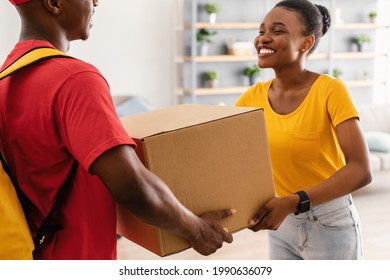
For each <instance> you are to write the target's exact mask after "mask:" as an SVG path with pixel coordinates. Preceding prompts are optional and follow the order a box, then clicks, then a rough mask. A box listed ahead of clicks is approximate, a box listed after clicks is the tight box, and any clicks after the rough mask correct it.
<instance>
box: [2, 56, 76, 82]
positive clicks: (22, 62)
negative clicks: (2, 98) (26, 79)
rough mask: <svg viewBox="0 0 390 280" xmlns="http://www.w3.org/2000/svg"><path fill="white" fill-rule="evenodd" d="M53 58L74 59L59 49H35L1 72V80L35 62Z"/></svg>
mask: <svg viewBox="0 0 390 280" xmlns="http://www.w3.org/2000/svg"><path fill="white" fill-rule="evenodd" d="M52 57H69V58H72V57H71V56H70V55H68V54H66V53H64V52H61V51H59V50H57V49H52V48H37V49H33V50H31V51H29V52H27V53H25V54H24V55H22V56H21V57H19V58H18V59H17V60H15V61H14V62H13V63H12V64H11V65H9V66H8V67H7V68H5V69H4V70H3V71H1V72H0V80H1V79H3V78H5V77H8V76H9V75H11V74H13V73H15V72H16V71H18V70H20V69H23V68H24V67H26V66H29V65H31V64H33V63H35V62H38V61H41V60H45V59H48V58H52Z"/></svg>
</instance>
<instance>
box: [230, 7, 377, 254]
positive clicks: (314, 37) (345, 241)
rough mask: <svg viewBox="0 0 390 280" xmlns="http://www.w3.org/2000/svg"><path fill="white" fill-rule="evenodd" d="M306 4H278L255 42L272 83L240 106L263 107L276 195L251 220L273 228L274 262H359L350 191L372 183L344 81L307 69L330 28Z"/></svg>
mask: <svg viewBox="0 0 390 280" xmlns="http://www.w3.org/2000/svg"><path fill="white" fill-rule="evenodd" d="M330 23H331V20H330V15H329V12H328V10H327V9H326V8H325V7H323V6H321V5H314V4H313V3H312V2H311V1H309V0H299V1H297V0H286V1H281V2H279V3H277V4H276V5H275V7H274V8H273V9H271V10H270V11H269V12H268V13H267V14H266V15H265V17H264V20H263V21H262V22H261V24H260V30H259V35H258V36H257V37H256V38H255V41H254V45H255V48H256V50H257V53H258V66H259V67H260V68H272V69H273V70H274V72H275V78H274V79H272V80H269V81H267V82H260V83H257V84H256V85H254V86H252V87H251V88H249V90H248V91H247V92H245V93H244V94H243V95H242V96H240V97H239V99H238V100H237V102H236V106H249V107H262V108H264V113H265V119H266V127H267V136H268V141H269V148H270V154H271V161H272V168H273V175H274V181H275V191H276V194H277V195H278V197H277V198H273V199H271V200H270V201H268V202H267V203H266V205H265V206H264V207H263V208H261V209H260V210H259V211H258V213H257V214H256V215H254V217H253V219H252V228H251V229H252V230H253V231H259V230H262V229H271V230H273V231H270V232H269V253H270V258H271V259H360V258H362V240H361V235H360V223H359V219H358V216H357V214H356V209H355V207H354V204H353V201H352V198H351V195H350V193H352V192H353V191H355V190H357V189H359V188H361V187H363V186H365V185H367V184H368V183H369V182H370V181H371V172H370V163H369V158H368V151H367V147H366V144H365V141H364V138H363V134H362V132H361V130H360V127H359V124H358V119H357V117H358V113H357V111H356V109H355V107H354V104H353V102H352V99H351V96H350V94H349V91H348V89H347V88H346V86H345V85H344V83H343V82H342V81H341V80H339V79H334V78H333V77H330V76H328V75H322V74H319V73H316V72H312V71H309V70H308V69H306V60H307V57H308V56H309V55H310V54H311V53H312V52H313V51H314V50H315V49H316V47H317V46H318V44H319V42H320V39H321V37H322V36H324V35H325V34H326V33H327V31H328V29H329V27H330Z"/></svg>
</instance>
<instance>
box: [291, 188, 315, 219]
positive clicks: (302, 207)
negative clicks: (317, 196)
mask: <svg viewBox="0 0 390 280" xmlns="http://www.w3.org/2000/svg"><path fill="white" fill-rule="evenodd" d="M295 194H297V195H299V199H300V201H299V204H298V208H297V211H296V212H295V213H294V214H295V215H298V214H301V213H305V212H307V211H309V210H310V208H311V201H310V198H309V197H308V196H307V194H306V192H304V191H299V192H296V193H295Z"/></svg>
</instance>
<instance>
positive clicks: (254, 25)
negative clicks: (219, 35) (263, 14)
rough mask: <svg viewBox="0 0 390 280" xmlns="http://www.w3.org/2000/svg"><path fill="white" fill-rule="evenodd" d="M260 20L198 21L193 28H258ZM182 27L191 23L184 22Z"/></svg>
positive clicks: (188, 27) (188, 26)
mask: <svg viewBox="0 0 390 280" xmlns="http://www.w3.org/2000/svg"><path fill="white" fill-rule="evenodd" d="M259 27H260V22H223V23H222V22H220V23H214V24H212V23H208V22H198V23H196V24H195V28H197V29H201V28H205V29H259ZM184 28H186V29H190V28H192V24H190V23H186V24H184Z"/></svg>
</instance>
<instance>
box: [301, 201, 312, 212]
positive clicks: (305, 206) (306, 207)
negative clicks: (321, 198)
mask: <svg viewBox="0 0 390 280" xmlns="http://www.w3.org/2000/svg"><path fill="white" fill-rule="evenodd" d="M299 206H300V207H299V208H300V209H299V212H301V213H304V212H307V211H309V210H310V206H311V202H310V200H305V201H302V202H301V203H300V205H299Z"/></svg>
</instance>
